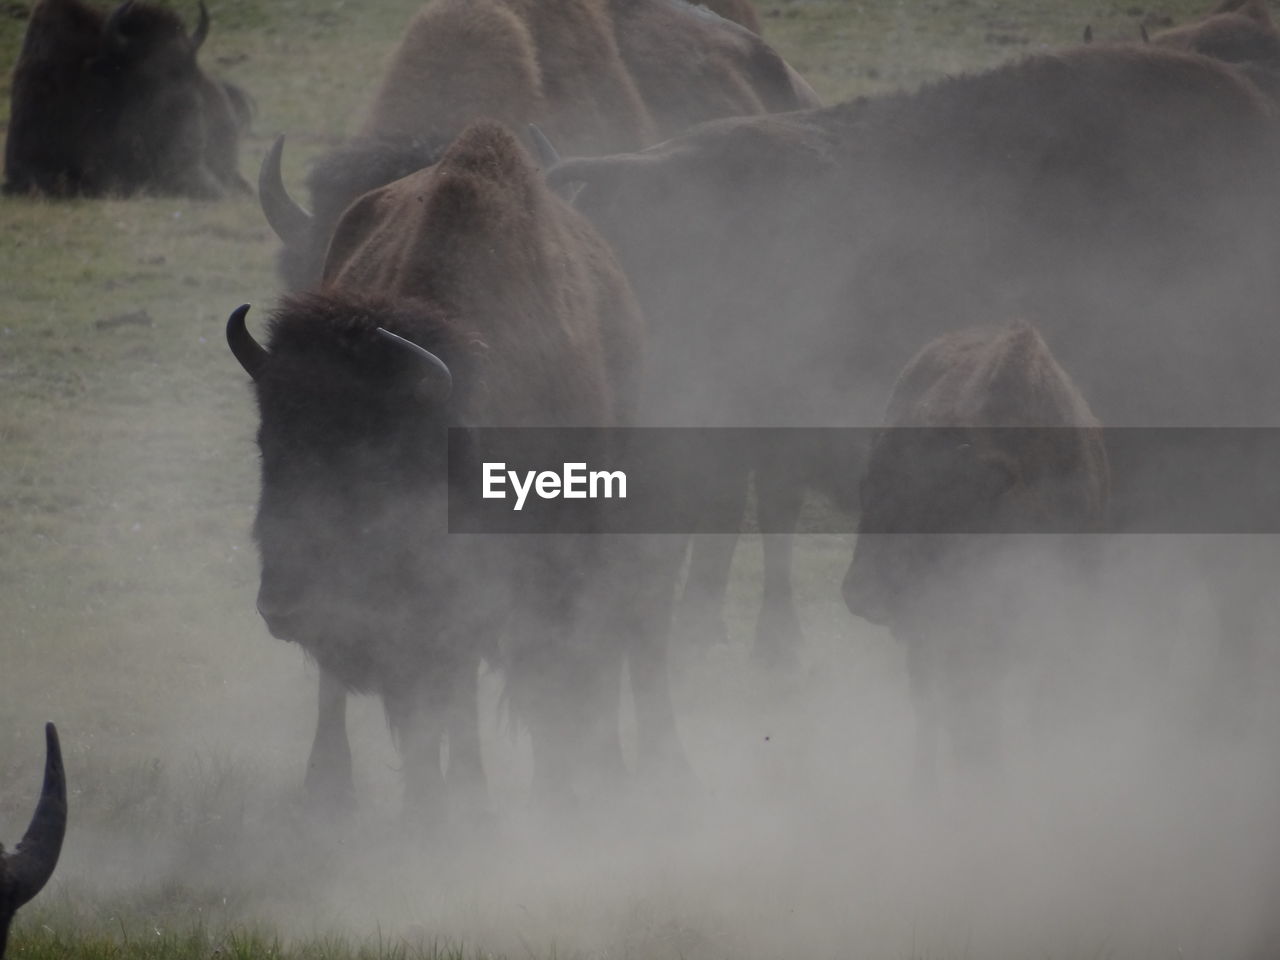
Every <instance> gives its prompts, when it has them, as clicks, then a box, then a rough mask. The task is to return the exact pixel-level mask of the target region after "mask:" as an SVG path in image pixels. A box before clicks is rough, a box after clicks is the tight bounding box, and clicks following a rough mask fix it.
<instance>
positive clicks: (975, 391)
mask: <svg viewBox="0 0 1280 960" xmlns="http://www.w3.org/2000/svg"><path fill="white" fill-rule="evenodd" d="M912 428H925V429H912ZM1007 428H1030V429H1007ZM1108 488H1109V473H1108V463H1107V457H1106V453H1105V451H1104V449H1103V445H1102V436H1101V431H1100V428H1099V426H1098V423H1097V421H1096V420H1095V419H1094V417H1093V414H1092V413H1091V412H1090V410H1089V407H1088V405H1087V404H1086V403H1085V401H1084V399H1083V398H1082V397H1081V395H1080V394H1079V392H1078V391H1077V390H1076V388H1075V387H1074V386H1073V385H1072V383H1071V380H1070V379H1069V378H1068V376H1067V374H1066V373H1065V372H1064V371H1063V369H1062V368H1061V367H1060V366H1058V364H1057V362H1056V361H1055V360H1054V359H1053V357H1052V356H1051V355H1050V353H1049V349H1048V347H1047V346H1046V345H1045V342H1044V341H1043V340H1042V339H1041V337H1040V335H1039V334H1038V333H1037V332H1036V331H1035V330H1034V329H1033V328H1032V327H1030V326H1028V325H1027V324H1025V323H1019V324H1016V325H1014V326H1012V327H1010V328H1008V329H1005V330H1001V331H998V332H991V331H989V330H982V329H977V330H966V331H961V332H958V333H953V334H948V335H946V336H943V337H940V338H938V339H937V340H934V341H933V342H931V343H930V344H929V345H927V346H926V347H925V348H924V349H923V350H921V351H920V353H919V354H917V355H916V357H915V358H914V359H913V360H912V361H911V362H910V363H909V364H908V365H907V367H906V369H905V370H904V371H903V372H902V374H901V376H900V377H899V378H898V382H897V385H896V386H895V388H894V390H893V393H892V396H891V399H890V401H889V407H888V412H887V415H886V418H885V428H884V429H883V430H882V431H881V432H880V433H879V434H878V436H877V438H876V440H875V443H874V445H873V447H872V451H871V457H870V461H869V464H868V467H867V472H866V475H865V478H864V480H863V485H862V516H861V520H860V523H859V528H858V540H857V544H856V547H855V550H854V555H853V562H852V564H851V565H850V567H849V571H848V574H847V575H846V576H845V580H844V598H845V603H846V604H847V605H848V607H849V610H850V611H851V612H852V613H853V614H855V615H856V616H859V617H863V618H865V619H867V620H870V621H871V622H872V623H878V624H885V625H887V626H889V628H890V629H891V630H892V631H893V633H894V635H895V636H896V637H897V638H898V639H899V640H901V641H902V642H904V643H905V644H906V647H907V670H908V674H909V677H910V683H911V692H912V698H913V700H914V701H915V708H916V725H917V727H916V729H917V732H916V736H917V740H916V775H917V783H918V786H919V787H920V788H921V789H922V790H925V791H930V792H931V791H932V790H933V789H934V787H935V785H936V776H937V774H936V762H937V761H936V754H937V748H938V739H939V734H940V732H941V731H942V730H944V729H945V730H946V732H947V733H948V734H949V735H950V740H951V745H952V751H953V756H954V758H955V760H956V764H957V766H973V765H978V766H982V765H986V766H988V767H989V766H992V765H994V764H996V763H997V762H998V760H999V752H1000V748H999V724H1000V721H999V715H1000V709H1001V699H1000V691H999V688H1000V685H1001V682H1002V679H1003V676H1004V673H1005V672H1006V666H1007V663H1008V659H1009V657H1010V656H1011V655H1012V653H1013V651H1012V650H1011V649H1010V647H1011V645H1012V644H1014V643H1017V642H1018V641H1019V640H1020V639H1021V638H1019V637H1018V636H1015V634H1017V633H1018V632H1019V629H1018V627H1019V624H1020V623H1031V622H1032V620H1031V619H1028V618H1038V617H1043V615H1044V612H1043V610H1040V611H1037V610H1036V605H1037V604H1040V603H1042V602H1043V601H1044V594H1045V583H1044V582H1043V580H1042V579H1041V578H1042V577H1044V576H1050V575H1051V573H1048V572H1047V571H1053V570H1055V569H1057V566H1056V563H1055V561H1057V560H1060V559H1062V556H1061V553H1060V551H1061V550H1063V549H1064V548H1066V547H1067V545H1068V544H1070V543H1072V542H1073V538H1071V537H1065V538H1062V537H1056V536H1011V534H1016V533H1025V532H1027V531H1034V530H1045V529H1051V530H1052V531H1054V533H1055V534H1056V533H1058V532H1063V533H1071V532H1084V531H1089V530H1092V529H1095V528H1096V527H1097V526H1098V525H1099V523H1100V521H1101V519H1102V512H1103V509H1104V506H1105V503H1106V499H1107V494H1108ZM1002 534H1003V535H1002Z"/></svg>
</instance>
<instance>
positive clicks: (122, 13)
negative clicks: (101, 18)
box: [102, 0, 133, 47]
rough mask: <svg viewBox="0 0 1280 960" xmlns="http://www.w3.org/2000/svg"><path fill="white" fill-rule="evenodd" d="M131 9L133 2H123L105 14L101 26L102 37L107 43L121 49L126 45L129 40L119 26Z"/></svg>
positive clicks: (131, 0) (127, 0)
mask: <svg viewBox="0 0 1280 960" xmlns="http://www.w3.org/2000/svg"><path fill="white" fill-rule="evenodd" d="M132 9H133V0H124V3H122V4H120V6H118V7H116V8H115V9H114V10H112V11H111V12H110V13H109V14H107V19H106V21H105V22H104V23H103V24H102V35H103V37H104V38H105V39H106V41H107V42H108V43H110V44H113V45H116V46H121V47H123V46H127V45H128V43H129V38H128V36H126V35H125V32H124V30H123V29H121V25H122V23H123V21H124V18H125V17H127V16H128V15H129V12H130V11H131V10H132Z"/></svg>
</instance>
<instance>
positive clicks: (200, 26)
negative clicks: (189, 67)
mask: <svg viewBox="0 0 1280 960" xmlns="http://www.w3.org/2000/svg"><path fill="white" fill-rule="evenodd" d="M199 3H200V20H199V22H198V23H196V29H195V32H194V33H192V34H191V50H192V52H194V51H196V50H199V49H200V48H201V47H202V46H203V45H204V41H205V38H206V37H208V36H209V8H208V7H206V6H205V5H204V0H199Z"/></svg>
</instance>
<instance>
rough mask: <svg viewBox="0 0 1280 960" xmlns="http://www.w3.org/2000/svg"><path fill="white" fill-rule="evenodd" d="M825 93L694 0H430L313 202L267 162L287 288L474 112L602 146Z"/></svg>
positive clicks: (584, 147)
mask: <svg viewBox="0 0 1280 960" xmlns="http://www.w3.org/2000/svg"><path fill="white" fill-rule="evenodd" d="M817 105H818V100H817V96H816V95H815V94H814V93H813V91H812V89H810V87H809V86H808V84H806V83H805V82H804V80H803V79H801V78H800V76H799V75H798V74H797V73H796V72H795V71H794V70H792V69H791V68H790V67H789V66H788V65H787V64H786V62H785V61H784V60H783V59H782V58H781V57H780V56H779V55H778V54H777V53H776V52H775V51H774V50H773V49H772V48H771V47H769V46H768V45H767V44H766V43H765V42H764V41H763V40H761V39H760V38H759V37H758V36H756V35H754V34H753V33H751V32H749V31H747V30H744V29H743V28H741V27H739V26H737V25H736V24H733V23H730V22H728V21H727V20H724V19H721V18H720V17H718V16H716V15H715V14H712V13H710V12H708V11H707V10H705V9H702V8H699V7H693V6H690V5H689V4H686V3H684V2H683V0H634V2H630V3H626V4H611V3H606V2H604V0H555V2H551V3H540V4H527V3H517V2H514V0H431V2H429V3H427V4H426V5H425V6H424V7H423V8H422V9H421V10H420V11H419V12H418V13H417V14H416V15H415V16H414V18H413V19H412V20H411V21H410V23H409V26H408V28H407V30H406V32H405V37H404V39H403V40H402V41H401V43H400V46H399V47H398V48H397V50H396V51H395V53H394V54H393V55H392V57H391V60H390V63H389V65H388V67H387V70H386V73H385V75H384V77H383V79H382V82H381V85H380V86H379V89H378V91H377V93H376V95H375V96H374V99H373V102H372V104H371V105H370V107H369V109H368V112H367V114H366V116H365V118H364V120H363V122H362V124H361V125H360V128H359V132H358V135H357V137H356V138H355V140H354V141H353V142H352V143H351V144H348V145H346V146H344V147H342V148H339V150H338V151H337V152H336V153H335V154H334V155H333V156H331V157H327V158H322V160H321V161H320V166H319V167H318V168H317V169H316V170H315V171H313V173H312V175H311V177H310V178H309V181H308V187H309V189H310V195H311V207H312V212H311V213H308V212H306V211H305V210H304V209H303V208H302V207H301V205H299V204H297V203H295V202H294V201H293V200H291V199H290V198H289V196H288V194H287V193H286V192H285V189H284V185H283V182H282V180H281V176H280V152H279V148H278V147H277V149H276V150H274V151H273V152H272V153H270V154H268V156H267V158H266V160H265V161H264V163H263V166H262V171H261V174H260V177H259V197H260V199H261V202H262V206H263V211H264V213H265V214H266V216H267V220H268V222H269V223H270V224H271V226H272V228H273V229H274V230H275V231H276V233H277V234H278V235H279V236H280V238H281V240H282V241H283V243H284V249H283V252H282V254H281V258H280V272H281V276H282V278H283V280H284V283H285V286H286V287H287V288H289V289H291V290H300V289H306V288H309V287H311V286H313V285H314V284H315V283H316V282H317V281H318V280H319V277H320V268H321V264H322V263H323V255H324V250H325V246H326V244H327V243H328V239H329V236H330V234H331V233H332V231H333V226H334V224H335V223H336V222H337V217H338V216H339V215H340V214H341V212H342V211H343V210H344V209H345V208H346V207H347V205H348V204H350V203H351V202H352V201H354V200H355V199H356V198H357V197H358V196H360V194H361V193H363V192H365V191H366V190H369V189H372V188H373V187H375V186H381V185H382V184H383V183H388V182H390V180H392V179H394V178H395V177H397V176H403V175H405V174H407V173H409V172H411V171H412V170H413V169H416V168H417V167H416V166H414V165H415V164H416V165H418V166H422V165H426V164H428V163H431V162H433V161H434V160H435V159H436V158H437V157H438V155H439V150H440V149H442V148H443V146H444V145H445V144H447V143H448V142H449V140H450V139H451V138H452V137H454V136H456V135H457V134H458V132H459V131H461V130H462V129H463V127H465V126H466V125H467V123H469V122H470V121H472V120H474V119H477V118H480V117H487V118H490V119H494V120H497V121H500V122H502V123H505V124H506V125H508V126H509V127H510V128H511V129H514V130H524V129H525V128H526V126H527V124H529V123H536V124H538V126H539V127H540V128H541V129H543V130H545V131H546V133H547V135H548V136H549V137H550V138H551V140H552V141H553V142H555V143H556V145H557V146H558V147H559V148H560V149H562V150H565V151H571V152H574V153H588V154H595V153H608V152H612V151H616V150H630V149H637V148H639V147H642V146H644V145H645V144H648V143H653V142H655V141H657V140H661V139H664V138H665V137H668V136H671V135H673V134H674V133H677V132H679V131H681V130H684V129H685V128H687V127H689V126H690V125H692V124H695V123H698V122H700V121H702V120H709V119H712V118H714V117H723V116H733V115H739V114H749V113H763V112H769V111H784V110H796V109H799V108H801V107H812V106H817ZM375 173H376V175H375ZM383 176H385V177H386V179H382V180H381V182H374V181H375V180H377V179H379V178H380V177H383Z"/></svg>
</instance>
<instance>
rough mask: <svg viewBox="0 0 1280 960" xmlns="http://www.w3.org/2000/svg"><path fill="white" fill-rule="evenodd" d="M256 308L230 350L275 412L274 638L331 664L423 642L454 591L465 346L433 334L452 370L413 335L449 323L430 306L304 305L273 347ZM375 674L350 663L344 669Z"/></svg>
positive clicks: (258, 533)
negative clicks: (459, 371)
mask: <svg viewBox="0 0 1280 960" xmlns="http://www.w3.org/2000/svg"><path fill="white" fill-rule="evenodd" d="M247 311H248V307H247V306H246V307H241V308H240V309H238V310H237V311H235V313H233V314H232V316H231V319H230V320H229V322H228V326H227V340H228V343H229V345H230V347H231V350H232V353H234V354H235V356H236V358H237V359H238V360H239V361H240V364H241V366H243V367H244V369H245V370H246V372H248V373H249V375H250V376H251V377H252V378H253V381H254V387H255V391H256V393H257V398H258V406H259V411H260V414H261V426H260V429H259V432H258V445H259V448H260V450H261V454H262V496H261V500H260V502H259V507H258V515H257V518H256V520H255V524H254V533H255V537H256V539H257V541H258V545H259V549H260V551H261V555H262V580H261V586H260V589H259V593H258V610H259V612H260V613H261V614H262V617H263V619H264V620H265V621H266V623H267V627H268V629H269V630H270V631H271V633H272V634H273V635H274V636H277V637H280V638H283V639H287V640H294V641H298V642H301V643H303V644H304V646H306V647H307V648H308V649H309V650H311V651H313V652H316V651H317V650H320V651H321V653H320V654H318V655H320V656H322V657H323V653H322V651H323V650H324V649H325V648H326V647H327V646H331V645H342V646H343V647H344V648H346V647H348V646H349V645H351V646H357V647H359V646H363V647H368V646H369V645H367V644H363V645H362V644H360V641H361V640H362V639H364V638H367V637H369V636H370V635H376V636H378V637H382V638H387V637H401V638H405V642H409V639H410V637H412V638H413V640H414V642H421V639H422V638H421V633H422V630H423V627H422V624H423V623H424V622H427V621H429V620H430V619H431V613H432V610H431V608H432V607H433V606H439V605H441V604H442V603H444V602H445V600H443V599H442V598H447V597H448V596H449V595H450V576H451V572H450V565H449V563H448V556H447V552H446V548H447V541H448V538H447V537H443V536H442V534H443V533H444V530H445V519H444V509H445V493H446V485H447V449H446V447H447V438H448V434H447V428H448V427H449V426H451V425H456V423H457V421H456V414H455V410H456V407H455V404H454V402H453V398H452V390H453V382H452V374H451V371H450V366H451V365H457V364H459V363H461V364H462V365H463V366H464V367H465V365H466V359H465V358H463V357H462V356H461V354H462V352H463V351H462V347H461V345H459V344H457V343H455V342H451V341H449V340H448V339H447V338H443V339H442V338H441V337H438V336H437V337H435V338H434V341H433V342H432V346H433V347H434V348H436V349H438V350H440V351H441V352H442V353H444V354H445V355H446V356H450V358H451V362H446V361H445V360H443V359H441V357H440V356H438V355H437V354H435V353H433V352H431V351H429V350H427V349H425V348H423V347H422V346H419V345H418V344H417V343H416V342H414V340H413V339H411V338H425V337H427V336H430V331H431V330H433V329H434V330H439V329H442V328H443V324H442V323H441V318H440V317H439V316H438V315H435V314H433V313H431V311H429V310H428V308H426V307H425V306H423V305H421V304H413V303H410V304H404V303H400V304H396V305H391V304H388V303H386V302H379V301H373V300H368V299H359V298H355V297H351V296H338V295H336V294H330V295H319V294H312V295H300V296H296V297H291V298H288V299H286V300H285V301H284V303H283V304H282V306H281V307H280V308H279V309H278V310H277V311H276V312H275V314H274V316H273V319H272V323H271V326H270V336H269V339H268V343H267V346H262V345H260V344H259V343H258V342H257V341H256V340H254V339H253V337H252V336H251V335H250V334H249V333H248V331H247V329H246V327H245V314H246V313H247ZM428 548H429V549H428ZM366 653H368V650H365V652H364V653H361V654H360V656H364V655H365V654H366ZM370 655H371V654H370ZM374 667H375V665H374V664H373V663H368V664H365V665H364V669H361V668H360V666H359V665H355V664H351V663H350V662H349V661H348V662H347V664H346V669H345V671H344V672H345V673H346V674H347V675H351V674H360V673H369V672H371V671H373V670H374Z"/></svg>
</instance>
